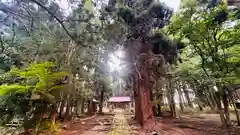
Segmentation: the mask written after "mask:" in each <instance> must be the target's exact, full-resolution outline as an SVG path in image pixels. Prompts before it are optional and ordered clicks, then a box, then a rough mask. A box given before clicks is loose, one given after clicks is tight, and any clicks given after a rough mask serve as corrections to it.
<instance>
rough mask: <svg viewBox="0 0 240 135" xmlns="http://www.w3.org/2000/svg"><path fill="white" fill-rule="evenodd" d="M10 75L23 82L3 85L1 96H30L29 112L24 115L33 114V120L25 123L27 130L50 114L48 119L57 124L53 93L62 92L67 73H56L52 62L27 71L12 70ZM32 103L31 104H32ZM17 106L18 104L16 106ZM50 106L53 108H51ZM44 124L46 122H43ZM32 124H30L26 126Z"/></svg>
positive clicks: (31, 65) (39, 64)
mask: <svg viewBox="0 0 240 135" xmlns="http://www.w3.org/2000/svg"><path fill="white" fill-rule="evenodd" d="M10 74H11V75H12V76H14V77H19V78H21V79H22V81H21V82H18V83H12V84H2V85H1V86H0V96H4V95H14V94H25V95H29V94H30V96H28V97H29V98H28V99H25V100H26V101H29V102H28V104H25V106H28V108H29V109H28V110H25V113H23V114H25V115H26V114H27V112H28V113H30V114H33V116H34V117H33V119H32V120H30V121H29V120H27V121H25V122H24V123H25V124H24V125H30V126H24V127H27V128H34V127H35V125H36V123H37V122H38V121H39V119H41V115H42V114H46V113H47V112H46V111H49V110H50V112H48V114H49V115H48V117H51V119H52V121H53V123H52V124H55V115H56V100H55V95H54V94H53V93H54V92H53V91H58V90H60V89H61V88H62V87H63V85H59V82H60V81H62V80H63V78H64V77H65V76H66V75H67V72H61V71H56V69H55V65H54V64H53V63H51V62H42V63H33V64H30V65H29V66H28V67H27V68H25V69H18V68H12V69H11V71H10ZM30 103H31V104H30ZM38 104H40V105H41V106H42V104H44V105H43V106H45V108H48V109H43V107H37V106H39V105H38ZM16 105H17V104H16ZM49 105H50V106H51V108H49ZM42 122H43V123H44V121H42ZM26 123H30V124H26Z"/></svg>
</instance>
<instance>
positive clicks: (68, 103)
mask: <svg viewBox="0 0 240 135" xmlns="http://www.w3.org/2000/svg"><path fill="white" fill-rule="evenodd" d="M70 109H71V100H70V99H69V97H68V99H67V108H66V112H65V116H64V120H65V121H68V120H69V119H70Z"/></svg>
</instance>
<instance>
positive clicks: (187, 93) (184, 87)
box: [183, 84, 193, 108]
mask: <svg viewBox="0 0 240 135" xmlns="http://www.w3.org/2000/svg"><path fill="white" fill-rule="evenodd" d="M186 88H187V87H186V84H183V92H184V95H185V97H186V99H187V103H188V106H189V107H190V108H193V105H192V102H191V100H190V97H189V92H188V90H187V89H186Z"/></svg>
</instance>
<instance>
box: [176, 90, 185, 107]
mask: <svg viewBox="0 0 240 135" xmlns="http://www.w3.org/2000/svg"><path fill="white" fill-rule="evenodd" d="M177 91H178V97H179V106H180V108H181V111H182V112H183V109H184V107H183V99H182V92H181V88H179V87H177Z"/></svg>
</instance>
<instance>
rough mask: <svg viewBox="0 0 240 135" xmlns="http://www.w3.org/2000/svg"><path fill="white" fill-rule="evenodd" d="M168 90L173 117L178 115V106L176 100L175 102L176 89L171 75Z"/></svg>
mask: <svg viewBox="0 0 240 135" xmlns="http://www.w3.org/2000/svg"><path fill="white" fill-rule="evenodd" d="M167 91H168V101H169V107H170V109H171V114H172V117H176V106H175V102H174V90H173V87H172V79H171V77H168V83H167Z"/></svg>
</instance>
